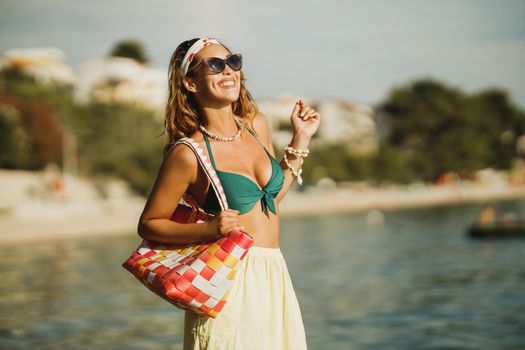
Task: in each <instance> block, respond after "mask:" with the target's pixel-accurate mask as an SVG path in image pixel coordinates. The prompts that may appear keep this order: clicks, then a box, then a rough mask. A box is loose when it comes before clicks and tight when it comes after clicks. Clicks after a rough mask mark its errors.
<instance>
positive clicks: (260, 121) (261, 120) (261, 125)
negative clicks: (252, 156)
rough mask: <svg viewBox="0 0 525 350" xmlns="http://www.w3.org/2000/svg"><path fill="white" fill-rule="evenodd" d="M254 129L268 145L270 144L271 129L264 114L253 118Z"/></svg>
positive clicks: (258, 114) (260, 113)
mask: <svg viewBox="0 0 525 350" xmlns="http://www.w3.org/2000/svg"><path fill="white" fill-rule="evenodd" d="M253 127H254V129H255V132H256V133H257V135H258V136H259V138H260V139H261V140H264V142H266V143H267V145H268V143H269V142H270V127H269V123H268V117H266V115H264V114H263V113H262V112H258V113H257V114H256V115H255V117H254V118H253Z"/></svg>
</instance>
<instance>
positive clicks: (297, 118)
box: [290, 99, 321, 138]
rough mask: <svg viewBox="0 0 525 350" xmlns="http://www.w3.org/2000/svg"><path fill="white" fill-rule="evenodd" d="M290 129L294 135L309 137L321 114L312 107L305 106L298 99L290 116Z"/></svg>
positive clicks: (315, 129) (318, 122) (314, 129)
mask: <svg viewBox="0 0 525 350" xmlns="http://www.w3.org/2000/svg"><path fill="white" fill-rule="evenodd" d="M290 119H291V122H292V129H293V133H294V134H295V135H301V136H304V137H308V138H311V137H312V136H313V135H314V134H315V132H316V131H317V129H318V128H319V124H320V122H321V115H320V114H319V113H318V112H316V111H315V110H314V109H313V108H311V107H309V106H306V105H305V104H304V101H303V100H302V99H300V100H299V101H298V102H297V103H296V104H295V107H294V109H293V112H292V116H291V118H290Z"/></svg>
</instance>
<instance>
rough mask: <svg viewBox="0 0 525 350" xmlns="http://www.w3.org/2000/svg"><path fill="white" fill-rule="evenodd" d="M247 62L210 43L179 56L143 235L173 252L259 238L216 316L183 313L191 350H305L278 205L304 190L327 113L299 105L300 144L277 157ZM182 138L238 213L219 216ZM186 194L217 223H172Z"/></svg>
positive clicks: (295, 125) (294, 122)
mask: <svg viewBox="0 0 525 350" xmlns="http://www.w3.org/2000/svg"><path fill="white" fill-rule="evenodd" d="M242 59H243V57H242V55H240V54H237V53H234V52H233V51H231V50H230V49H229V48H228V47H227V46H226V45H224V44H222V43H220V42H219V41H218V40H217V39H213V38H208V37H203V38H195V39H191V40H187V41H184V42H182V43H181V44H180V45H179V46H178V47H177V48H176V50H175V51H174V53H173V55H172V57H171V61H170V65H169V71H168V76H169V98H168V102H167V106H166V113H165V127H166V132H167V135H168V137H169V141H168V144H167V145H166V147H165V151H164V160H163V162H162V164H161V166H160V169H159V172H158V175H157V179H156V181H155V183H154V185H153V187H152V190H151V192H150V195H149V198H148V200H147V202H146V205H145V208H144V211H143V212H142V215H141V216H140V219H139V226H138V232H139V235H140V236H141V237H142V238H144V239H148V240H153V241H157V242H161V243H166V244H171V243H192V242H199V241H209V240H210V239H218V238H220V237H223V236H225V235H228V232H230V231H231V230H234V229H242V230H244V231H246V232H248V233H249V234H250V235H251V236H252V237H253V239H254V242H255V243H254V245H253V246H252V247H251V248H250V249H249V250H248V253H247V255H246V256H245V258H244V259H243V260H242V263H241V267H240V270H239V271H238V273H237V274H236V278H235V282H234V286H233V287H232V289H231V291H230V294H229V296H228V301H227V303H226V304H225V306H224V308H223V309H222V310H221V312H220V313H219V314H218V315H217V317H216V318H208V317H207V316H204V315H198V314H196V313H192V312H190V311H186V312H185V320H184V349H186V350H187V349H250V350H256V349H298V350H300V349H306V348H307V344H306V337H305V330H304V325H303V320H302V316H301V310H300V307H299V303H298V300H297V297H296V293H295V291H294V287H293V285H292V280H291V278H290V275H289V272H288V269H287V266H286V261H285V259H284V256H283V254H282V252H281V249H280V243H279V242H280V239H279V238H280V232H279V203H280V201H281V200H282V199H283V198H284V196H285V195H286V193H287V192H288V190H289V189H290V187H291V185H292V183H293V181H294V180H295V178H298V182H299V184H301V177H300V173H301V171H300V169H301V166H302V163H303V158H305V157H306V155H307V153H308V150H307V147H308V145H309V143H310V140H311V138H312V136H313V135H314V134H315V132H316V131H317V129H318V127H319V124H320V115H319V113H318V112H316V111H315V110H314V109H312V108H310V107H309V106H306V105H305V104H304V101H303V100H302V99H301V100H299V101H297V103H296V104H295V106H294V108H293V110H292V111H291V116H290V122H291V126H292V130H293V136H292V138H291V141H290V142H289V144H288V146H287V147H286V148H285V153H284V157H283V159H282V160H281V161H278V160H277V159H275V152H274V149H273V145H272V140H271V137H270V130H269V124H268V120H267V117H266V116H265V115H264V114H262V113H261V112H259V111H258V108H257V105H256V103H255V101H254V99H253V98H252V96H251V95H250V93H249V92H248V90H247V88H246V86H245V83H244V81H245V77H244V73H243V71H242V70H241V68H242V63H243V61H242ZM183 137H189V138H191V139H193V141H195V142H197V143H198V144H199V146H201V149H203V150H205V152H206V155H207V157H208V158H209V160H210V161H211V164H212V166H213V167H214V169H215V171H216V172H217V176H218V177H219V179H220V181H221V183H222V185H223V187H224V192H225V195H226V198H227V200H228V204H229V206H230V209H227V210H221V208H220V206H219V202H218V200H217V198H216V195H215V193H214V191H213V188H212V187H211V186H210V181H209V179H208V177H207V176H206V173H205V172H204V171H203V169H201V168H200V166H199V163H198V161H197V159H196V157H195V154H194V153H193V151H192V150H191V149H190V148H189V147H187V146H186V145H184V144H181V145H179V144H177V145H175V146H174V147H172V146H173V144H174V143H175V142H176V141H177V140H179V139H181V138H183ZM184 146H186V147H184ZM217 168H219V169H220V170H218V169H217ZM185 193H187V194H189V195H190V196H191V198H193V199H195V201H196V203H198V204H199V206H200V208H201V209H202V210H203V211H205V212H207V213H209V214H212V215H214V217H213V219H212V220H211V221H208V222H206V223H198V224H180V223H176V222H173V221H170V220H169V218H170V216H171V214H172V213H173V211H174V210H175V208H176V206H177V205H178V202H179V200H180V199H181V197H182V196H183V194H185Z"/></svg>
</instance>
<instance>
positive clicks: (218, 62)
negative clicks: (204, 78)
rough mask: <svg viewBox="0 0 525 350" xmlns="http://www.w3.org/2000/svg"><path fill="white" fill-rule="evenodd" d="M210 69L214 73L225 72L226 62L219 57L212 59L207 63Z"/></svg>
mask: <svg viewBox="0 0 525 350" xmlns="http://www.w3.org/2000/svg"><path fill="white" fill-rule="evenodd" d="M206 65H207V66H208V68H209V69H210V70H211V71H212V72H214V73H220V72H222V71H223V70H224V67H225V65H226V64H225V62H224V60H222V59H220V58H218V57H211V58H210V59H208V60H207V61H206Z"/></svg>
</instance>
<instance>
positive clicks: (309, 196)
mask: <svg viewBox="0 0 525 350" xmlns="http://www.w3.org/2000/svg"><path fill="white" fill-rule="evenodd" d="M521 198H525V186H506V185H505V186H501V185H500V186H492V187H491V186H486V185H473V184H468V185H464V184H461V185H442V186H438V185H436V186H424V187H419V188H410V187H394V188H389V189H381V188H366V189H351V188H335V189H322V188H308V189H307V190H305V191H302V192H299V191H293V190H290V191H289V192H288V193H287V195H286V196H285V198H284V199H283V201H282V202H281V203H280V204H279V212H280V215H281V218H288V217H297V216H304V215H308V216H312V215H329V214H336V213H358V212H366V211H369V210H379V211H395V210H401V209H415V208H428V207H435V206H448V205H458V204H469V203H472V204H474V203H484V202H487V201H502V200H516V199H521ZM145 201H146V199H145V198H144V199H143V198H140V197H139V198H131V199H129V200H119V201H116V202H115V201H112V202H111V201H110V202H108V201H99V202H98V203H91V205H89V204H84V203H83V204H78V205H76V206H75V205H74V204H73V205H72V204H69V205H67V206H64V204H57V203H51V204H50V203H33V204H32V207H29V208H25V209H26V210H25V213H24V215H23V216H21V215H18V216H14V215H13V216H9V215H8V214H6V213H0V214H2V215H1V216H0V242H2V243H27V242H35V243H36V242H39V241H43V240H56V239H67V238H79V237H98V238H101V237H112V236H120V235H130V234H133V232H136V228H137V222H138V218H139V216H140V214H141V212H142V210H143V208H144V204H145ZM46 210H47V211H48V213H47V214H48V215H45V214H46V213H43V211H46ZM32 213H39V214H41V215H40V216H37V215H32ZM49 213H53V215H49ZM136 237H137V242H140V240H141V238H140V237H139V236H138V235H137V236H136Z"/></svg>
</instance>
